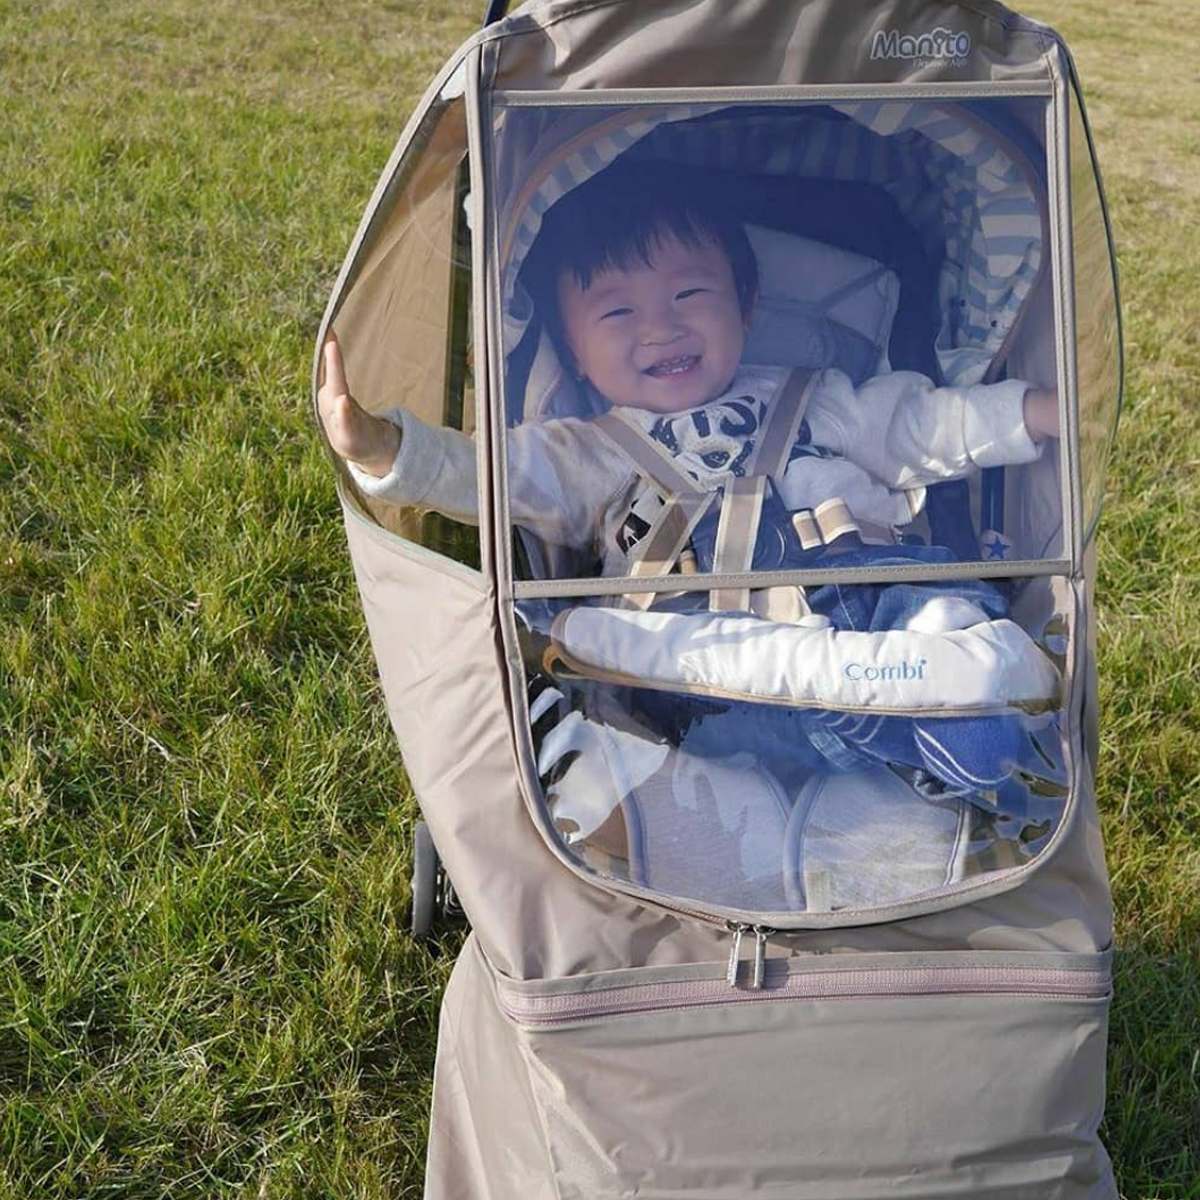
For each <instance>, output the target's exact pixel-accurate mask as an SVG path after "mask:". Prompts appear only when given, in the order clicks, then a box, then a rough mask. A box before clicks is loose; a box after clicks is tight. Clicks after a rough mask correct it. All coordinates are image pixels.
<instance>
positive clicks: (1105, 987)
mask: <svg viewBox="0 0 1200 1200" xmlns="http://www.w3.org/2000/svg"><path fill="white" fill-rule="evenodd" d="M731 930H732V931H733V932H734V945H735V948H736V949H738V950H740V947H741V941H742V939H743V938H744V937H745V935H746V934H747V933H753V934H754V935H755V941H756V946H758V945H765V942H766V936H767V933H768V932H769V931H768V930H766V929H763V928H762V927H755V926H749V925H733V924H732V923H731ZM755 958H756V961H755V971H754V975H753V976H752V981H751V986H749V987H738V986H736V978H737V975H738V974H739V967H740V959H739V958H734V957H731V958H730V965H729V969H728V971H727V972H726V974H725V977H724V978H713V977H711V976H710V977H707V978H702V979H695V978H692V979H687V980H680V981H676V982H667V983H640V984H639V983H635V984H625V985H619V986H612V987H607V988H594V989H591V990H589V991H584V992H556V993H545V994H540V995H539V994H531V993H528V992H524V991H522V990H520V989H519V988H518V987H515V986H514V985H513V984H512V983H510V982H508V981H505V980H501V981H500V990H499V997H500V1007H501V1009H502V1010H503V1012H504V1013H505V1015H506V1016H507V1017H509V1019H510V1020H513V1021H515V1022H517V1023H518V1024H520V1025H524V1026H530V1027H538V1028H541V1027H549V1026H554V1025H563V1024H566V1023H568V1022H574V1021H585V1020H597V1019H600V1018H604V1017H614V1016H626V1015H630V1014H636V1013H653V1012H665V1011H669V1010H675V1009H687V1008H698V1007H703V1006H707V1005H713V1004H755V1003H759V1002H765V1001H774V1000H809V1001H816V1000H825V1001H836V1000H865V999H893V1000H894V999H904V998H910V999H911V998H914V997H920V996H1020V997H1028V998H1041V999H1051V1000H1055V999H1057V1000H1102V999H1105V998H1106V997H1107V996H1108V995H1109V992H1110V990H1111V977H1110V975H1109V972H1108V971H1107V970H1070V969H1065V968H1060V967H1018V966H992V967H989V966H960V967H949V966H947V967H939V966H932V967H931V966H922V967H866V968H863V967H858V968H854V967H846V968H839V967H835V966H831V967H829V968H825V969H821V970H805V971H786V970H784V971H772V972H770V978H766V975H767V972H766V971H765V969H764V966H763V964H762V962H761V960H760V959H759V957H758V953H757V950H756V956H755ZM754 979H757V980H758V982H757V983H755V982H754ZM731 983H732V984H734V985H735V986H732V987H731V986H730V984H731Z"/></svg>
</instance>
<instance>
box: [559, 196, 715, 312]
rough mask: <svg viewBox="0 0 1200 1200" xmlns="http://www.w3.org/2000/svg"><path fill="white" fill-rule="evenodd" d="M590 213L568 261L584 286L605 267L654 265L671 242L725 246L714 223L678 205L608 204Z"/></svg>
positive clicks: (617, 268)
mask: <svg viewBox="0 0 1200 1200" xmlns="http://www.w3.org/2000/svg"><path fill="white" fill-rule="evenodd" d="M581 215H582V214H581ZM587 215H588V217H589V218H590V219H589V220H588V221H587V222H586V224H584V223H582V222H581V227H580V228H579V229H578V230H577V231H576V232H577V235H578V236H577V237H576V238H573V239H572V246H571V249H570V251H568V253H567V255H566V256H565V261H564V264H563V265H564V266H565V267H566V268H567V269H568V270H570V272H571V273H572V274H573V275H574V277H575V281H576V283H578V284H579V286H580V287H581V288H582V289H583V290H584V291H586V290H587V289H588V288H590V287H591V286H592V282H593V280H594V279H595V277H596V276H597V275H599V274H601V273H602V272H604V271H608V270H616V271H628V270H630V269H636V268H638V267H653V266H654V259H655V255H656V253H657V252H658V251H659V250H661V249H662V246H663V243H664V242H667V241H671V240H674V241H677V242H679V243H681V244H682V245H684V246H687V247H689V248H690V249H696V250H699V249H701V248H703V247H704V246H717V247H721V246H722V238H721V231H720V229H719V228H718V227H717V226H716V224H715V223H714V222H712V221H710V220H708V219H706V217H705V216H704V215H702V214H700V213H697V212H694V211H691V210H689V209H685V208H680V207H676V206H673V205H672V206H667V205H663V206H661V207H658V206H654V207H647V206H645V205H639V206H638V207H637V208H634V207H632V206H630V207H629V208H625V207H624V206H617V207H615V208H613V207H606V208H605V209H603V210H602V211H601V210H597V211H595V212H593V213H589V214H587Z"/></svg>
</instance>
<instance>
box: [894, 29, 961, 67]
mask: <svg viewBox="0 0 1200 1200" xmlns="http://www.w3.org/2000/svg"><path fill="white" fill-rule="evenodd" d="M970 53H971V35H970V34H969V33H955V32H954V30H952V29H943V28H941V26H938V28H937V29H935V30H934V31H933V32H932V33H920V34H911V33H899V32H897V31H896V30H894V29H889V30H883V29H881V30H880V31H879V32H878V33H877V34H876V35H875V40H874V41H873V42H872V43H871V58H872V60H874V59H877V58H906V59H909V60H910V61H912V62H915V63H923V62H932V61H933V60H934V59H946V60H949V61H952V62H955V63H960V64H961V63H962V62H965V61H966V58H967V55H968V54H970Z"/></svg>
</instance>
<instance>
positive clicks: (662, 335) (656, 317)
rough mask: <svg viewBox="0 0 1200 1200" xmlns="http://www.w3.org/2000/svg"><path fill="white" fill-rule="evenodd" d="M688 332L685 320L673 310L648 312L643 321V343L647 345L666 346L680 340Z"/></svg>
mask: <svg viewBox="0 0 1200 1200" xmlns="http://www.w3.org/2000/svg"><path fill="white" fill-rule="evenodd" d="M686 332H687V330H686V329H684V327H683V322H682V321H680V320H679V318H678V317H677V316H676V315H675V314H674V313H672V312H669V311H667V312H660V313H653V314H647V316H646V319H645V321H644V322H643V323H642V344H643V345H645V346H665V345H667V344H668V343H670V342H674V341H678V339H679V338H681V337H683V335H684V334H685V333H686Z"/></svg>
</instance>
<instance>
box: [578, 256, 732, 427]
mask: <svg viewBox="0 0 1200 1200" xmlns="http://www.w3.org/2000/svg"><path fill="white" fill-rule="evenodd" d="M652 257H653V265H652V266H644V265H643V264H641V263H638V264H637V265H636V266H633V267H630V268H627V269H620V268H615V267H610V268H608V269H606V270H604V271H600V272H599V273H597V274H596V275H595V276H593V278H592V282H591V286H590V287H589V288H587V289H586V290H584V289H583V288H581V287H580V286H579V282H578V280H577V279H576V278H575V276H574V275H573V274H572V273H571V272H569V271H568V272H564V274H563V276H562V277H561V278H560V279H559V283H558V303H559V312H560V314H561V318H562V324H563V330H564V332H565V334H566V339H567V344H568V345H569V346H570V348H571V351H572V353H573V354H574V355H575V361H576V363H577V365H578V367H579V370H580V372H581V374H583V375H584V376H586V377H587V378H588V379H589V380H590V381H591V383H592V386H593V387H595V389H596V390H597V391H598V392H599V393H600V394H601V395H602V396H604V397H605V399H607V400H608V401H609V403H611V404H614V405H616V406H618V407H629V408H645V409H649V410H650V411H651V412H660V413H673V412H680V411H682V410H683V409H685V408H694V407H695V406H696V405H698V404H707V403H708V401H710V400H714V399H715V398H716V397H717V396H719V395H720V394H721V393H722V392H723V391H724V390H725V389H726V388H727V387H728V386H729V382H730V380H731V379H732V378H733V373H734V371H736V370H737V366H738V363H739V362H740V360H741V357H742V347H743V345H744V344H745V340H746V322H745V319H744V318H743V316H742V310H741V305H740V304H739V303H738V295H737V286H736V284H735V282H734V278H733V270H732V268H731V267H730V265H729V259H728V258H727V257H726V255H725V252H724V251H723V250H722V249H721V248H720V246H718V245H716V244H715V243H713V242H707V241H706V242H704V243H702V244H701V245H700V246H687V245H685V244H684V243H682V242H680V241H679V240H678V239H677V238H675V237H672V236H670V235H669V234H668V235H664V236H663V237H661V238H660V239H659V240H658V241H657V242H656V243H655V245H654V248H653V252H652Z"/></svg>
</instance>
